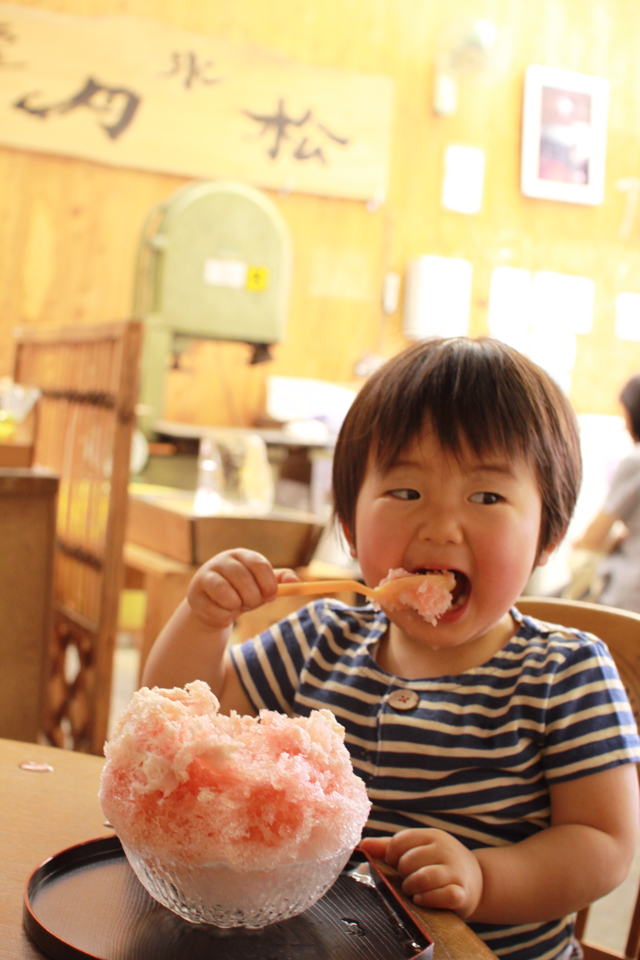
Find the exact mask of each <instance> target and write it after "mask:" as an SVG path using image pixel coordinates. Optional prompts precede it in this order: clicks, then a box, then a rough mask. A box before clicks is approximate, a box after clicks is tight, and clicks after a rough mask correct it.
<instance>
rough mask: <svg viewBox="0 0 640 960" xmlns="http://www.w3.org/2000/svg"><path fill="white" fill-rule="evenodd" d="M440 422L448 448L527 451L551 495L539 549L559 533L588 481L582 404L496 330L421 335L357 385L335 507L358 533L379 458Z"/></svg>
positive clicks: (389, 459)
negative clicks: (371, 467)
mask: <svg viewBox="0 0 640 960" xmlns="http://www.w3.org/2000/svg"><path fill="white" fill-rule="evenodd" d="M425 423H427V424H429V425H430V426H432V428H433V430H434V431H435V433H436V436H437V438H438V440H439V442H440V444H441V446H442V448H443V449H444V450H449V451H452V452H453V453H454V454H456V455H457V454H459V453H460V452H461V443H462V441H464V442H465V443H466V444H468V446H469V447H470V449H471V450H472V451H473V452H474V453H475V454H476V455H478V456H479V455H482V454H483V453H486V452H487V451H488V450H490V451H492V452H495V451H499V452H501V453H504V454H506V455H507V456H510V457H513V456H517V455H520V456H522V457H523V458H524V459H525V461H526V462H527V463H528V464H529V466H530V468H531V469H532V471H533V473H534V475H535V477H536V480H537V483H538V488H539V490H540V496H541V499H542V521H541V526H540V538H539V543H538V553H537V555H538V556H539V555H540V553H541V552H542V551H543V550H544V549H545V548H547V547H548V546H550V545H552V544H555V543H557V542H558V541H559V540H560V539H561V537H562V535H563V533H564V531H565V529H566V527H567V524H568V523H569V520H570V518H571V514H572V513H573V509H574V507H575V503H576V500H577V497H578V491H579V489H580V482H581V478H582V460H581V455H580V440H579V432H578V424H577V419H576V416H575V413H574V411H573V409H572V407H571V405H570V403H569V401H568V399H567V398H566V396H565V395H564V393H563V392H562V390H561V389H560V387H559V386H558V385H557V384H556V383H555V381H554V380H553V379H552V378H551V377H550V376H549V375H548V374H547V373H546V372H545V371H544V370H543V369H542V368H541V367H539V366H537V364H535V363H533V362H532V361H531V360H529V359H528V358H527V357H525V356H523V355H522V354H520V353H518V351H517V350H514V349H513V348H512V347H509V346H507V345H506V344H504V343H502V342H501V341H500V340H495V339H493V338H491V337H480V338H478V339H472V338H469V337H455V338H447V339H440V338H434V339H429V340H423V341H420V342H419V343H417V344H414V345H413V346H411V347H409V348H408V349H406V350H404V351H402V353H399V354H398V355H397V356H395V357H393V358H392V359H391V360H388V361H387V363H385V364H384V366H383V367H381V368H380V369H379V370H378V371H377V372H376V373H374V374H373V375H372V376H371V377H370V378H369V380H368V381H367V382H366V383H365V384H364V386H363V387H362V389H361V390H360V391H359V393H358V394H357V396H356V398H355V400H354V402H353V404H352V406H351V407H350V409H349V411H348V413H347V416H346V418H345V420H344V423H343V425H342V428H341V430H340V433H339V435H338V439H337V442H336V448H335V453H334V460H333V497H334V513H335V515H336V516H337V518H338V519H339V520H341V521H342V523H343V524H344V525H345V527H346V529H347V531H348V532H349V535H350V537H351V538H352V540H353V539H354V537H355V513H356V503H357V499H358V494H359V493H360V489H361V487H362V483H363V481H364V477H365V472H366V470H367V466H368V464H369V463H370V458H373V461H374V463H375V464H376V465H377V466H379V467H381V468H382V469H383V470H385V469H388V468H389V467H390V466H391V465H392V464H393V463H394V462H395V461H396V460H397V458H398V457H399V455H400V454H401V452H402V451H403V450H404V449H406V447H407V446H408V445H409V444H410V443H411V442H412V441H413V440H415V439H416V438H417V437H418V436H419V435H420V434H421V432H422V431H423V429H424V426H425Z"/></svg>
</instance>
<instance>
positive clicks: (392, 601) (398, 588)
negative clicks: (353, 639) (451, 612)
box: [378, 567, 456, 627]
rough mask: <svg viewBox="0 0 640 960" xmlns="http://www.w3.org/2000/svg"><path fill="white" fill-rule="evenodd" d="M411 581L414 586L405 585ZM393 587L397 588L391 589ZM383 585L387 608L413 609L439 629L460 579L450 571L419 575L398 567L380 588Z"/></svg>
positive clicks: (382, 581) (390, 571) (391, 571)
mask: <svg viewBox="0 0 640 960" xmlns="http://www.w3.org/2000/svg"><path fill="white" fill-rule="evenodd" d="M407 577H410V578H411V583H402V582H401V581H402V580H406V578H407ZM396 581H397V584H396ZM391 584H394V586H393V587H392V586H390V585H391ZM383 585H384V587H385V591H384V605H385V607H389V608H390V609H394V608H395V607H399V606H405V607H412V608H413V609H414V610H417V612H418V613H419V614H420V616H421V617H423V618H424V619H425V620H427V621H428V623H431V624H432V625H433V626H434V627H435V626H436V624H437V622H438V617H441V616H442V614H443V613H446V611H447V610H448V609H449V607H450V606H451V601H452V595H451V594H452V591H453V588H454V587H455V585H456V578H455V576H454V574H453V573H452V572H451V571H450V570H442V571H440V572H433V573H426V574H420V575H415V574H412V573H409V571H408V570H403V569H402V567H397V568H396V569H394V570H389V573H388V574H387V576H386V577H385V578H384V579H383V580H381V581H380V583H379V584H378V586H379V587H381V586H383Z"/></svg>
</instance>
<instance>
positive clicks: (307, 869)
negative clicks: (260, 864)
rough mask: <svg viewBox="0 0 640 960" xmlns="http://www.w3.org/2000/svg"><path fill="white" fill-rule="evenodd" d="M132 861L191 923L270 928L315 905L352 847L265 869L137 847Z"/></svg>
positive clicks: (145, 881)
mask: <svg viewBox="0 0 640 960" xmlns="http://www.w3.org/2000/svg"><path fill="white" fill-rule="evenodd" d="M122 847H123V849H124V852H125V854H126V856H127V860H128V861H129V863H130V864H131V867H132V869H133V871H134V873H135V874H136V876H137V877H138V880H139V881H140V883H141V884H142V885H143V887H145V888H146V890H148V892H149V893H150V894H151V896H152V897H153V898H154V899H155V900H157V901H158V902H159V903H161V904H162V905H163V906H165V907H168V908H169V910H172V911H173V912H174V913H177V914H178V915H179V916H181V917H183V918H184V919H185V920H189V921H190V922H191V923H212V924H215V926H217V927H250V928H257V927H266V926H267V924H269V923H276V922H277V921H278V920H286V919H287V918H288V917H295V916H296V914H298V913H302V911H303V910H307V909H308V907H310V906H312V905H313V904H314V903H315V902H316V900H319V899H320V897H322V896H323V895H324V894H325V893H326V892H327V890H328V889H329V887H331V886H332V885H333V884H334V882H335V881H336V880H337V878H338V876H339V874H340V873H341V871H342V869H343V868H344V866H345V864H346V863H347V861H348V860H349V857H350V856H351V853H352V848H351V847H349V848H348V849H346V850H341V851H340V852H339V853H337V854H335V856H333V857H331V858H329V859H327V860H307V861H302V862H298V863H290V864H285V865H282V866H279V867H272V868H271V869H263V870H237V869H235V868H234V867H230V866H229V865H228V864H226V863H208V864H190V863H185V862H180V861H175V860H173V861H172V860H167V859H166V858H160V857H157V856H155V855H154V854H152V853H149V852H146V851H140V850H132V849H131V848H129V847H127V846H126V845H125V844H124V843H123V844H122Z"/></svg>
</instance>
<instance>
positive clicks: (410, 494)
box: [389, 489, 420, 500]
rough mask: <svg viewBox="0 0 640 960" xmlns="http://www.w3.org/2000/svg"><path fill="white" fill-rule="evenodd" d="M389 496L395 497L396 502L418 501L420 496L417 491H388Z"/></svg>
mask: <svg viewBox="0 0 640 960" xmlns="http://www.w3.org/2000/svg"><path fill="white" fill-rule="evenodd" d="M389 495H390V496H392V497H395V499H396V500H419V499H420V494H419V493H418V491H417V490H405V489H400V490H390V491H389Z"/></svg>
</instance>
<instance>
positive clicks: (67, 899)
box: [23, 837, 433, 960]
mask: <svg viewBox="0 0 640 960" xmlns="http://www.w3.org/2000/svg"><path fill="white" fill-rule="evenodd" d="M23 920H24V926H25V929H26V930H27V933H28V934H29V935H30V936H31V938H32V939H33V940H34V941H35V943H36V944H37V946H38V947H40V949H41V950H43V951H44V952H45V953H46V954H47V955H48V956H50V957H52V958H53V960H76V958H90V960H432V956H433V943H432V941H431V939H430V937H429V935H428V933H427V932H426V930H425V929H424V928H423V927H422V926H421V925H420V924H419V923H418V922H417V920H416V919H415V918H414V917H413V916H412V915H411V914H410V913H409V911H408V910H407V909H406V907H405V906H404V904H403V903H402V901H401V899H400V898H399V897H398V895H397V894H396V892H395V891H394V890H393V888H392V887H391V886H390V884H389V883H388V882H387V881H386V880H385V878H384V877H383V875H382V874H381V873H380V872H379V871H378V870H377V869H376V868H375V865H374V864H373V863H372V862H371V861H370V860H369V858H368V857H367V856H366V855H365V854H364V853H362V852H361V851H359V850H355V851H354V853H353V856H352V858H351V859H350V861H349V863H348V864H347V866H346V867H345V869H344V871H343V872H342V874H341V875H340V876H339V877H338V879H337V881H336V882H335V884H334V885H333V887H331V889H330V890H329V891H328V892H327V893H326V894H325V895H324V897H322V899H321V900H319V901H318V902H317V903H315V904H314V905H313V906H312V907H310V908H309V909H308V910H305V912H304V913H302V914H300V915H299V916H297V917H291V918H290V919H289V920H282V921H281V922H280V923H274V924H271V925H270V926H268V927H263V928H261V929H260V930H247V929H244V928H239V927H236V928H231V929H224V930H223V929H221V928H219V927H214V926H210V925H207V924H192V923H189V922H188V921H186V920H183V919H182V918H181V917H179V916H177V915H176V914H174V913H172V912H171V911H170V910H167V909H166V907H163V906H162V905H161V904H159V903H157V902H156V901H155V900H154V899H153V898H152V897H151V896H150V895H149V894H148V893H147V891H146V890H145V889H144V887H143V886H142V884H141V883H140V882H139V880H138V879H137V877H136V876H135V874H134V873H133V870H132V869H131V867H130V866H129V863H128V861H127V859H126V857H125V855H124V852H123V850H122V846H121V844H120V841H119V840H118V839H117V837H104V838H101V839H98V840H90V841H88V842H87V843H82V844H79V845H78V846H75V847H69V849H67V850H62V851H61V852H60V853H57V854H56V855H55V856H53V857H50V858H49V859H48V860H46V861H45V862H44V863H43V864H41V865H40V866H39V867H38V868H37V869H36V870H35V871H34V872H33V873H32V874H31V876H30V877H29V879H28V881H27V884H26V887H25V895H24V908H23Z"/></svg>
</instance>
